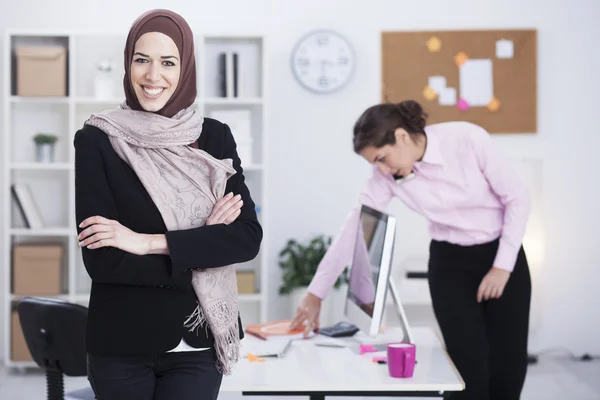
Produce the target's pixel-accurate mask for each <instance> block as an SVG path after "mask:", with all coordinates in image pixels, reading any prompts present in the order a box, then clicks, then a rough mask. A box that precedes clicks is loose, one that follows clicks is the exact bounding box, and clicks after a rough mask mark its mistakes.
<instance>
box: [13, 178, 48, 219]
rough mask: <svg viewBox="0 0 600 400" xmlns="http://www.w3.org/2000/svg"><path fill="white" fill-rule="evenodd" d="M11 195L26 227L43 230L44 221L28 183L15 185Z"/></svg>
mask: <svg viewBox="0 0 600 400" xmlns="http://www.w3.org/2000/svg"><path fill="white" fill-rule="evenodd" d="M11 193H12V198H13V200H14V202H15V204H16V205H17V208H18V210H19V213H20V214H21V217H22V219H23V221H24V223H25V226H26V227H27V228H32V229H39V228H43V227H44V220H43V219H42V215H41V213H40V210H39V209H38V207H37V204H36V203H35V200H34V199H33V195H32V193H31V188H30V187H29V185H28V184H26V183H13V184H12V185H11Z"/></svg>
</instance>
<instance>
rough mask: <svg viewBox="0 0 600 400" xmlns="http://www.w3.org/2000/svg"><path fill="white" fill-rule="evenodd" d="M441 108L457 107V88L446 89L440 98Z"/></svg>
mask: <svg viewBox="0 0 600 400" xmlns="http://www.w3.org/2000/svg"><path fill="white" fill-rule="evenodd" d="M438 99H439V102H440V105H441V106H454V105H456V88H449V87H447V88H444V89H443V90H442V91H441V92H440V95H439V97H438Z"/></svg>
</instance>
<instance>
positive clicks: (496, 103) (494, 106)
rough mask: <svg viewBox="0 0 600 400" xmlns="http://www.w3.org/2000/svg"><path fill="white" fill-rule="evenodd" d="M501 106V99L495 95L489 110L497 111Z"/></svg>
mask: <svg viewBox="0 0 600 400" xmlns="http://www.w3.org/2000/svg"><path fill="white" fill-rule="evenodd" d="M499 108H500V101H499V100H498V99H497V98H495V97H493V98H492V100H491V101H490V103H489V104H488V110H490V111H491V112H496V111H498V109H499Z"/></svg>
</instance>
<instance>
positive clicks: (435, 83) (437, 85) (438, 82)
mask: <svg viewBox="0 0 600 400" xmlns="http://www.w3.org/2000/svg"><path fill="white" fill-rule="evenodd" d="M428 83H429V84H428V86H429V87H430V88H432V89H433V90H435V92H436V93H437V94H440V93H442V90H444V88H445V87H446V77H444V76H430V77H429V82H428Z"/></svg>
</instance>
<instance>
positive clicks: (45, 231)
mask: <svg viewBox="0 0 600 400" xmlns="http://www.w3.org/2000/svg"><path fill="white" fill-rule="evenodd" d="M76 233H77V231H76V230H75V229H74V228H73V229H69V228H37V229H31V228H12V229H11V230H10V234H11V235H12V236H75V235H76Z"/></svg>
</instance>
